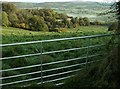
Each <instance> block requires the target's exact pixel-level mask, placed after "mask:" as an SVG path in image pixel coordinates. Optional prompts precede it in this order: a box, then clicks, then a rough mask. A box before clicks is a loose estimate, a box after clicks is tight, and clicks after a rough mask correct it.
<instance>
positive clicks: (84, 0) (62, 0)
mask: <svg viewBox="0 0 120 89" xmlns="http://www.w3.org/2000/svg"><path fill="white" fill-rule="evenodd" d="M74 1H76V2H77V1H78V2H103V3H111V2H117V1H118V0H42V1H39V0H31V1H30V0H1V2H28V3H45V2H74Z"/></svg>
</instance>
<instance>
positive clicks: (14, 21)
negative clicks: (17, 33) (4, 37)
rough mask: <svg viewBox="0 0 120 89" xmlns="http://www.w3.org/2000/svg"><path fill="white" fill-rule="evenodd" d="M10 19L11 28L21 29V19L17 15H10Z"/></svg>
mask: <svg viewBox="0 0 120 89" xmlns="http://www.w3.org/2000/svg"><path fill="white" fill-rule="evenodd" d="M8 18H9V21H10V23H11V26H13V27H19V19H18V17H17V15H16V13H9V15H8Z"/></svg>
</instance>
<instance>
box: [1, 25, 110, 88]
mask: <svg viewBox="0 0 120 89" xmlns="http://www.w3.org/2000/svg"><path fill="white" fill-rule="evenodd" d="M78 29H79V30H78ZM107 33H109V32H107V27H102V26H88V27H87V26H86V27H85V26H84V27H82V26H81V27H79V28H74V29H69V30H68V32H61V33H58V32H32V31H27V30H23V29H18V28H11V27H9V28H6V27H3V29H2V43H3V44H7V43H17V42H26V41H37V40H49V39H58V38H69V37H78V36H87V35H96V34H107ZM107 39H109V38H108V37H101V38H92V39H90V42H88V39H77V40H66V41H59V42H47V43H43V44H42V45H41V44H40V43H37V44H29V45H20V46H10V47H3V50H2V56H3V57H11V56H19V55H26V54H35V53H40V52H41V46H42V52H51V51H57V50H66V49H71V48H80V47H86V46H88V45H100V44H106V43H108V41H109V40H107ZM106 40H107V41H106ZM105 52H106V47H100V48H98V47H95V48H91V49H89V55H93V54H104V53H105ZM86 53H87V51H86V49H82V50H73V51H66V52H59V53H53V54H45V55H42V57H40V56H33V57H24V58H18V59H9V60H3V61H2V62H3V69H10V68H17V67H24V66H29V65H36V64H40V60H42V62H43V63H48V62H55V61H61V60H67V59H72V58H79V57H84V56H86ZM101 57H102V56H100V57H94V58H89V60H88V61H92V60H99V59H100V58H101ZM82 62H85V60H84V59H83V60H79V61H74V62H69V63H63V64H56V65H50V66H45V67H43V69H44V70H46V69H50V68H56V67H57V68H58V67H62V66H68V65H70V64H71V65H72V64H76V63H82ZM79 67H81V66H79ZM73 69H75V68H74V67H73ZM39 70H40V68H39V67H35V68H33V69H31V68H29V69H23V70H15V71H8V72H3V76H4V77H6V76H11V75H17V74H24V73H30V72H35V71H39ZM56 72H58V71H56ZM51 73H55V72H51ZM44 75H47V74H46V73H45V74H44ZM38 76H40V73H38V74H34V75H26V76H20V77H18V78H16V77H15V78H13V79H8V80H7V81H6V80H3V83H7V82H14V81H18V80H23V79H29V78H34V77H38ZM64 76H65V75H64ZM48 80H49V79H48ZM38 81H40V80H35V81H33V83H36V82H38ZM28 83H29V82H27V84H28ZM30 83H31V82H30ZM19 85H20V84H19ZM17 86H18V85H17Z"/></svg>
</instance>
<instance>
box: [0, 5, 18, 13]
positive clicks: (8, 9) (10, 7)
mask: <svg viewBox="0 0 120 89" xmlns="http://www.w3.org/2000/svg"><path fill="white" fill-rule="evenodd" d="M16 10H17V8H16V6H15V5H14V4H12V3H2V11H5V12H7V13H10V12H16Z"/></svg>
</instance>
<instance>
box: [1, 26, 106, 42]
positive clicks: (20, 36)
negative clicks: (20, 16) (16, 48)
mask: <svg viewBox="0 0 120 89" xmlns="http://www.w3.org/2000/svg"><path fill="white" fill-rule="evenodd" d="M78 29H80V30H78ZM105 33H108V31H107V27H103V26H81V27H78V28H72V29H68V32H64V33H63V32H62V33H57V32H33V31H28V30H23V29H19V28H12V27H3V28H2V43H3V44H4V43H16V42H25V41H33V40H46V39H56V38H64V37H75V36H85V35H95V34H105Z"/></svg>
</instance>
